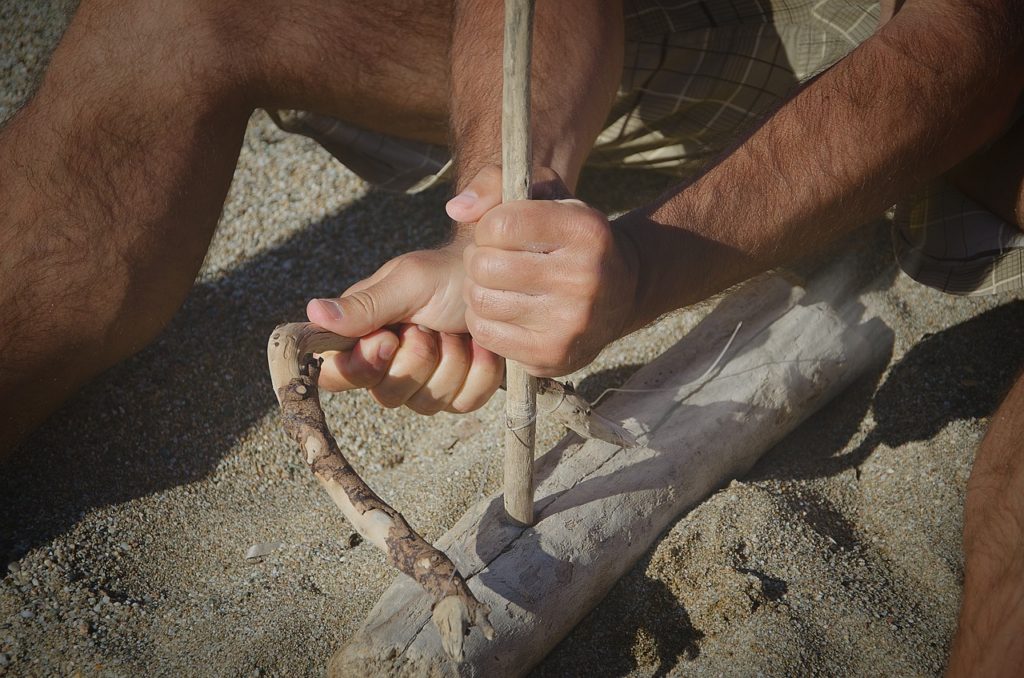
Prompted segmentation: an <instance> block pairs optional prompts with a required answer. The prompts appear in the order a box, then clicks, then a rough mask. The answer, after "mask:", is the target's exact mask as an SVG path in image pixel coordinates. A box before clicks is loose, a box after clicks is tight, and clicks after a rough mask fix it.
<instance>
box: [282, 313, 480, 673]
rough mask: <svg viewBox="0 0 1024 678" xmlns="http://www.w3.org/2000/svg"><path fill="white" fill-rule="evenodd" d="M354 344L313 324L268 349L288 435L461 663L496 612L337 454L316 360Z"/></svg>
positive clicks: (285, 331)
mask: <svg viewBox="0 0 1024 678" xmlns="http://www.w3.org/2000/svg"><path fill="white" fill-rule="evenodd" d="M354 344H355V340H353V339H350V338H348V337H341V336H338V335H336V334H332V333H330V332H326V331H324V330H322V329H320V328H318V327H316V326H314V325H311V324H309V323H291V324H288V325H281V326H280V327H278V328H277V329H275V330H274V333H273V334H272V335H271V337H270V342H269V343H268V345H267V359H268V361H269V363H270V378H271V381H272V382H273V385H274V393H275V394H276V395H277V400H278V402H279V403H280V404H281V416H282V417H283V419H284V426H285V430H286V431H287V432H288V434H289V435H290V436H291V437H292V438H293V439H295V441H296V442H297V443H298V444H299V446H300V447H301V448H302V454H303V457H304V459H305V460H306V464H307V465H308V466H309V469H310V470H311V471H312V472H313V475H315V476H316V479H317V480H319V481H320V484H321V485H323V487H324V489H326V490H327V493H328V494H329V495H330V496H331V499H333V500H334V503H335V504H337V505H338V507H339V508H340V509H341V510H342V512H343V513H344V514H345V517H346V518H348V520H349V522H350V523H352V526H353V527H355V528H356V530H357V531H358V532H359V534H361V535H363V537H365V538H366V539H367V541H369V542H370V543H372V544H373V545H375V546H376V547H377V548H379V549H381V550H382V551H383V552H384V553H385V554H386V555H387V558H388V561H389V562H390V563H391V564H392V565H393V566H395V567H397V568H398V569H399V570H401V571H402V572H404V573H405V574H407V575H408V576H409V577H411V578H412V579H414V580H415V581H416V583H417V584H419V585H420V586H421V587H423V590H424V591H425V592H426V593H427V595H429V596H430V598H431V601H432V606H431V607H432V611H433V613H432V615H431V616H432V619H433V621H434V624H435V625H436V626H437V629H438V632H439V633H440V634H441V642H442V645H443V647H444V650H445V652H446V653H447V655H448V656H450V657H453V658H455V659H458V660H461V659H462V657H463V649H462V648H463V641H464V639H465V636H466V634H467V631H468V629H469V627H471V626H479V627H480V629H481V630H482V631H483V634H484V635H485V636H486V637H487V638H492V637H493V636H494V630H493V629H492V628H491V625H490V623H489V622H488V619H487V615H488V613H489V612H490V609H489V608H488V607H487V606H486V605H484V604H482V603H480V602H479V601H478V600H477V599H476V598H475V597H474V596H473V593H472V592H471V591H470V590H469V587H468V586H467V585H466V582H465V580H464V579H463V578H462V576H461V575H460V574H459V573H458V572H457V571H456V569H455V565H454V564H452V561H451V560H449V559H448V557H447V556H446V555H445V554H443V553H442V552H440V551H438V550H437V549H435V548H434V547H433V546H431V545H430V544H428V543H427V542H426V540H424V539H423V537H421V536H420V535H419V534H417V533H416V531H415V530H413V529H412V528H411V527H409V523H407V522H406V520H405V518H403V517H402V514H400V513H399V512H398V511H396V510H394V509H393V508H391V507H390V506H388V504H387V503H385V502H384V501H383V500H382V499H381V498H380V497H378V496H377V495H376V494H375V493H374V491H373V490H371V489H370V488H369V486H368V485H367V484H366V483H365V482H364V481H363V479H362V478H360V477H359V474H357V473H356V472H355V470H354V469H353V468H352V466H351V465H350V464H349V463H348V460H346V459H345V455H343V454H342V453H341V450H340V449H338V444H337V443H336V442H335V440H334V436H333V435H331V432H330V430H329V429H328V428H327V422H326V421H325V419H324V412H323V409H322V408H321V406H320V396H319V393H318V390H317V378H318V376H319V371H320V362H319V359H317V358H315V357H314V356H313V354H314V353H321V352H324V351H348V350H351V348H352V346H353V345H354Z"/></svg>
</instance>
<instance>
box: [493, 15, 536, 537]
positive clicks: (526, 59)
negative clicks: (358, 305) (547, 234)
mask: <svg viewBox="0 0 1024 678" xmlns="http://www.w3.org/2000/svg"><path fill="white" fill-rule="evenodd" d="M533 6H534V0H505V49H504V57H503V63H504V68H503V78H504V80H503V83H502V102H501V103H502V114H501V164H502V199H503V200H504V201H505V202H508V201H509V200H526V199H528V198H529V197H530V183H531V153H530V52H531V43H532V24H533ZM505 383H506V386H507V389H508V393H507V394H506V396H505V425H506V430H505V511H506V512H507V513H508V516H509V518H511V519H512V520H513V521H515V522H517V523H520V524H523V525H532V524H533V446H534V433H535V430H536V423H537V422H536V420H537V380H536V379H535V378H533V377H531V376H530V375H529V374H527V373H526V371H525V370H524V369H523V368H522V366H521V365H519V364H517V363H515V362H513V361H511V360H510V361H508V362H507V363H506V367H505Z"/></svg>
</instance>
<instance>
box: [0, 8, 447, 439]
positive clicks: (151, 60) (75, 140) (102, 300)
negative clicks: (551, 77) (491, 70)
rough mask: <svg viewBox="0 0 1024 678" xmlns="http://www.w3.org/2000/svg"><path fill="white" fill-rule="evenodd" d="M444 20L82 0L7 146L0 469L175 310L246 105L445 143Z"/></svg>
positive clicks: (373, 11)
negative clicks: (19, 445) (0, 460)
mask: <svg viewBox="0 0 1024 678" xmlns="http://www.w3.org/2000/svg"><path fill="white" fill-rule="evenodd" d="M438 4H440V5H441V8H440V10H438V9H437V8H435V11H432V12H431V11H429V9H428V8H424V7H413V8H412V9H409V8H408V7H406V6H405V4H404V3H401V2H396V5H400V6H401V9H397V10H394V11H389V10H388V8H387V7H384V6H383V3H381V4H378V3H372V4H370V3H365V4H364V3H359V2H352V3H340V2H332V1H330V0H324V1H323V2H312V1H310V2H290V3H281V2H276V1H275V2H269V1H268V2H258V3H256V2H243V1H242V0H233V1H228V2H222V3H206V2H201V1H199V0H197V1H196V2H180V3H159V2H156V0H135V1H133V2H118V1H117V0H84V2H82V4H81V6H80V8H79V10H78V12H77V14H76V15H75V17H74V19H73V21H72V22H71V24H70V26H69V27H68V30H67V32H66V33H65V35H64V38H63V39H62V40H61V43H60V45H59V46H58V48H57V50H56V51H55V53H54V55H53V58H52V60H51V63H50V66H49V68H48V70H47V72H46V74H45V76H44V78H43V81H42V83H41V85H40V87H39V90H38V92H37V93H36V94H35V96H34V97H33V98H32V99H31V100H30V101H29V103H28V104H26V106H25V107H24V108H23V109H22V110H21V111H19V112H18V113H17V114H16V115H15V116H14V117H13V118H12V119H11V120H10V121H9V123H8V124H7V125H6V126H5V127H4V128H3V129H2V130H0V354H2V355H3V366H2V369H0V456H2V455H3V454H4V452H5V451H8V450H9V449H10V448H11V447H13V445H14V444H15V443H16V442H17V441H18V440H19V439H20V438H21V437H23V436H24V434H25V433H27V432H28V431H29V430H31V429H32V428H34V427H35V426H36V425H38V424H39V423H40V422H41V421H42V419H43V418H45V416H46V415H47V414H48V413H49V412H51V411H52V410H53V409H55V408H56V407H57V405H59V404H60V402H61V401H63V399H64V398H66V397H67V395H69V394H70V393H71V392H73V391H74V390H75V389H76V388H78V387H79V386H81V385H82V384H83V383H84V382H85V381H87V380H88V379H90V378H91V377H93V376H94V375H96V374H97V373H99V372H100V371H101V370H103V369H105V368H107V367H109V366H111V365H113V364H115V363H116V362H118V361H119V360H121V359H123V358H125V357H127V356H128V355H130V354H131V353H133V352H135V351H137V350H139V349H140V348H142V346H144V345H145V344H146V343H147V342H148V341H150V340H151V339H152V338H153V337H154V336H155V335H156V333H157V332H158V331H159V330H160V329H161V328H162V327H163V326H164V325H165V324H166V322H167V321H168V320H169V319H170V317H171V315H172V314H173V313H174V311H175V310H176V309H177V308H178V306H179V305H180V304H181V302H182V301H183V299H184V297H185V295H186V294H187V293H188V290H189V288H190V287H191V284H192V281H193V280H194V278H195V275H196V272H197V271H198V269H199V266H200V264H201V262H202V259H203V256H204V254H205V252H206V248H207V246H208V244H209V241H210V237H211V235H212V233H213V229H214V227H215V225H216V222H217V218H218V216H219V214H220V210H221V208H222V205H223V201H224V197H225V195H226V193H227V190H228V187H229V185H230V182H231V176H232V173H233V170H234V166H235V162H236V160H237V156H238V152H239V148H240V145H241V140H242V135H243V132H244V129H245V124H246V120H247V119H248V116H249V113H250V112H251V111H252V109H253V108H254V107H256V106H280V107H291V108H309V109H312V110H318V111H321V112H325V113H330V114H334V115H338V116H340V117H345V118H347V119H350V120H352V121H353V122H355V123H356V124H364V125H365V126H367V127H374V128H376V129H380V130H381V131H386V132H390V133H393V134H398V135H402V136H408V137H411V138H424V139H429V140H437V139H438V138H439V135H440V136H441V137H443V129H444V120H445V116H446V113H445V111H446V104H445V92H446V77H447V74H446V68H445V66H444V64H445V63H446V59H445V49H446V47H445V45H446V44H447V34H446V31H447V26H448V23H447V22H448V18H447V17H448V16H449V14H450V13H446V10H445V8H446V7H447V5H448V3H447V2H441V3H438ZM416 10H420V11H422V12H425V13H427V15H428V16H425V17H422V18H423V20H424V23H423V24H422V25H418V28H417V29H416V30H413V28H414V27H413V26H412V24H411V22H413V21H414V19H416V18H417V17H416V16H414V14H415V11H416ZM359 22H366V23H364V24H363V25H360V23H359ZM403 22H404V23H403ZM389 49H391V50H393V51H392V52H390V53H389V52H388V51H387V50H389ZM430 79H432V81H431V80H430Z"/></svg>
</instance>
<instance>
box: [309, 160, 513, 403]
mask: <svg viewBox="0 0 1024 678" xmlns="http://www.w3.org/2000/svg"><path fill="white" fill-rule="evenodd" d="M500 202H501V171H500V169H498V168H496V167H494V168H488V169H487V170H486V171H483V172H481V173H480V174H479V175H478V176H477V177H476V178H475V179H474V180H473V181H472V182H471V183H470V184H469V185H467V186H466V188H465V189H463V191H462V192H461V193H460V194H459V195H458V196H456V197H455V198H453V199H452V200H451V201H449V203H448V206H447V211H448V215H449V216H450V217H451V218H452V219H453V220H455V221H456V222H462V223H473V222H475V221H477V220H478V219H479V218H480V217H481V216H483V214H484V213H485V212H487V211H488V210H490V209H491V208H492V207H494V206H496V205H498V204H499V203H500ZM468 242H470V240H467V239H465V238H463V239H461V240H456V241H455V242H453V243H451V244H449V245H447V246H445V247H442V248H439V249H436V250H420V251H416V252H410V253H408V254H403V255H402V256H399V257H396V258H394V259H392V260H391V261H388V262H387V263H385V264H384V265H383V266H381V267H380V269H378V270H377V272H376V273H374V274H373V275H371V276H370V277H369V278H366V279H365V280H361V281H359V282H357V283H356V284H355V285H352V287H350V288H348V289H347V290H345V292H344V293H343V294H342V295H341V296H340V297H338V298H336V299H313V300H312V301H310V302H309V304H308V305H307V306H306V315H307V316H308V318H309V320H310V321H311V322H313V323H316V324H317V325H319V326H321V327H323V328H324V329H327V330H330V331H331V332H335V333H337V334H340V335H343V336H347V337H360V340H359V342H358V343H357V344H356V346H355V347H354V348H353V349H352V351H351V352H349V353H329V354H325V355H324V364H323V368H322V370H321V373H320V386H321V388H324V389H326V390H328V391H345V390H350V389H356V388H365V389H368V390H369V391H370V393H371V394H372V395H373V397H374V399H376V400H377V402H379V403H380V404H381V405H383V406H385V407H400V406H402V405H406V406H407V407H409V408H410V409H412V410H414V411H415V412H419V413H420V414H435V413H437V412H440V411H442V410H444V411H449V412H470V411H472V410H475V409H478V408H480V407H482V406H483V405H484V404H485V403H486V402H487V401H488V400H489V399H490V397H491V395H493V394H494V392H495V391H496V390H497V389H498V386H499V385H500V384H501V379H502V377H503V375H504V371H505V365H504V360H503V359H502V358H501V357H500V356H497V355H495V354H494V353H491V352H490V351H488V350H486V349H484V348H482V347H481V346H479V345H478V344H477V343H476V342H474V341H473V339H472V338H471V337H470V336H469V334H468V332H467V329H466V304H465V302H464V301H463V296H462V290H463V279H464V278H465V271H464V270H463V264H462V261H463V257H462V252H463V249H464V248H465V245H466V244H468Z"/></svg>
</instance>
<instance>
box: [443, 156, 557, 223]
mask: <svg viewBox="0 0 1024 678" xmlns="http://www.w3.org/2000/svg"><path fill="white" fill-rule="evenodd" d="M501 194H502V186H501V168H500V167H499V166H498V165H487V166H485V167H484V168H483V169H481V170H480V172H479V173H477V175H476V176H475V177H474V178H473V180H472V181H470V182H469V183H468V184H467V185H466V187H465V188H463V189H462V191H460V192H459V194H458V195H456V196H455V197H454V198H452V199H451V200H449V201H448V204H447V205H445V211H446V212H448V216H449V217H451V218H452V219H454V220H455V221H461V222H463V223H473V222H475V221H478V220H479V219H480V217H482V216H483V215H484V214H485V213H486V212H487V210H489V209H492V208H494V207H496V206H497V205H500V204H501ZM530 197H531V198H533V199H534V200H561V199H563V198H570V197H572V193H570V192H569V189H568V188H567V187H566V185H565V182H564V181H562V177H561V176H559V174H558V172H555V171H554V170H553V169H551V168H549V167H538V168H536V169H535V170H534V172H533V186H532V188H531V190H530Z"/></svg>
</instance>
